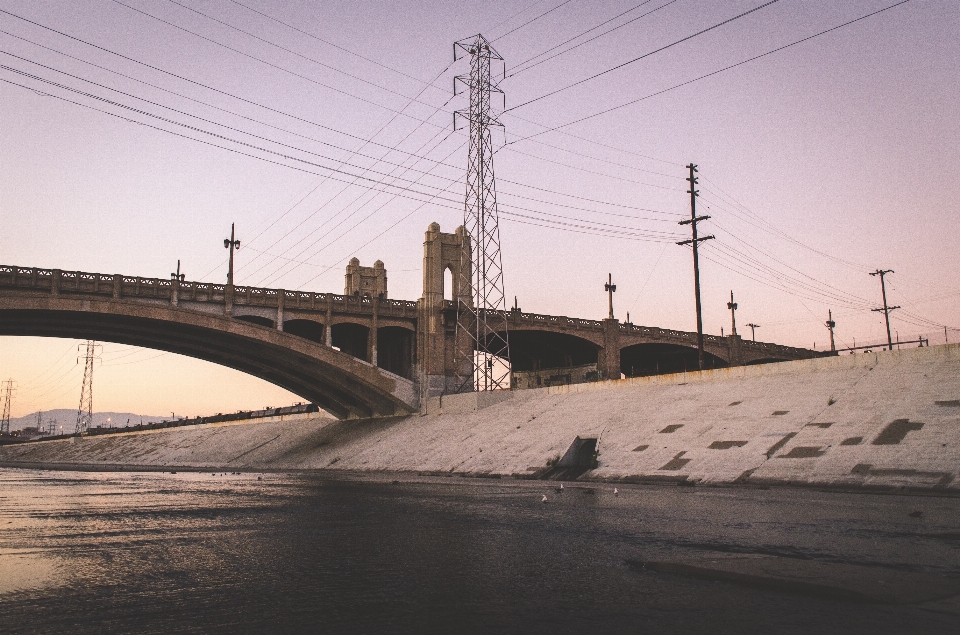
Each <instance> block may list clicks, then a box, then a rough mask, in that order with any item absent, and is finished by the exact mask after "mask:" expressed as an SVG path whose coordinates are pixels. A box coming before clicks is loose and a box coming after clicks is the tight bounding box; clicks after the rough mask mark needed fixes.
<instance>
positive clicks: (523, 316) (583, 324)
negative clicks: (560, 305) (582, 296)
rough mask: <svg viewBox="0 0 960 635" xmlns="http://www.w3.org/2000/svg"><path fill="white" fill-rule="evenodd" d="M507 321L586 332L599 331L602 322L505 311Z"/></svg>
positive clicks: (563, 316)
mask: <svg viewBox="0 0 960 635" xmlns="http://www.w3.org/2000/svg"><path fill="white" fill-rule="evenodd" d="M506 314H507V320H508V323H510V324H514V325H516V324H525V325H532V326H537V327H539V328H543V327H547V328H573V329H586V330H600V329H602V328H603V322H601V321H599V320H584V319H581V318H572V317H567V316H565V315H542V314H540V313H523V312H522V311H507V312H506Z"/></svg>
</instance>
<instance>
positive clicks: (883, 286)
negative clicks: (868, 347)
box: [870, 269, 900, 351]
mask: <svg viewBox="0 0 960 635" xmlns="http://www.w3.org/2000/svg"><path fill="white" fill-rule="evenodd" d="M888 273H894V271H893V269H877V270H876V271H872V272H871V273H870V275H871V276H880V291H881V292H882V293H883V308H882V309H871V311H876V312H878V313H879V312H881V311H882V312H883V317H884V319H885V320H886V321H887V350H888V351H892V350H893V338H892V337H890V311H893V310H894V309H899V308H900V307H899V306H887V285H886V283H885V282H884V280H883V276H885V275H886V274H888Z"/></svg>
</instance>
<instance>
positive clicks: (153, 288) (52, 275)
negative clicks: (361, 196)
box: [0, 265, 417, 317]
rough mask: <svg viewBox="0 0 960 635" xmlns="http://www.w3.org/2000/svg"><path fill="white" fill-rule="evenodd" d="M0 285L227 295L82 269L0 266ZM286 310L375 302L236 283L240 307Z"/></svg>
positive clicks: (400, 305) (411, 305) (366, 309)
mask: <svg viewBox="0 0 960 635" xmlns="http://www.w3.org/2000/svg"><path fill="white" fill-rule="evenodd" d="M0 286H4V287H16V288H24V289H36V290H38V291H47V292H57V293H71V294H83V295H100V296H105V297H111V296H112V297H133V298H149V299H156V300H162V301H167V302H170V301H172V300H173V292H174V290H176V292H177V299H178V302H204V303H206V302H210V303H216V304H223V303H224V302H226V299H227V289H228V288H229V287H228V286H227V285H225V284H214V283H210V282H194V281H183V282H181V281H178V280H172V279H166V278H142V277H139V276H123V275H112V274H104V273H88V272H85V271H64V270H60V269H41V268H38V267H16V266H12V265H0ZM281 297H282V298H283V304H284V307H285V308H290V309H298V308H299V309H312V310H319V311H325V310H327V309H328V308H330V309H332V310H334V311H345V312H359V313H371V314H372V313H373V308H374V301H373V300H372V299H371V298H369V297H365V296H345V295H340V294H337V293H316V292H313V291H288V290H285V289H269V288H264V287H251V286H235V287H234V288H233V303H234V304H235V305H241V306H258V307H267V308H279V306H280V298H281ZM377 312H378V314H380V315H384V316H392V317H415V316H416V314H417V303H416V302H411V301H409V300H394V299H389V298H384V299H380V300H379V302H378V306H377Z"/></svg>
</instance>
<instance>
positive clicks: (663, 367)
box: [620, 344, 729, 377]
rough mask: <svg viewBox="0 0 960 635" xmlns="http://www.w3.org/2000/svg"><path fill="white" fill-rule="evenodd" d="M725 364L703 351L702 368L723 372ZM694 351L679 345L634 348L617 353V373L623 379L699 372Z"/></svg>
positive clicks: (639, 346)
mask: <svg viewBox="0 0 960 635" xmlns="http://www.w3.org/2000/svg"><path fill="white" fill-rule="evenodd" d="M727 366H729V364H728V363H727V362H725V361H724V360H722V359H720V358H719V357H717V356H716V355H712V354H710V353H708V352H707V351H704V352H703V367H704V369H710V368H726V367H727ZM699 369H700V363H699V361H698V358H697V349H695V348H690V347H688V346H680V345H679V344H634V345H633V346H626V347H624V348H622V349H620V372H621V373H623V374H624V375H626V376H627V377H643V376H646V375H666V374H670V373H683V372H686V371H688V370H699Z"/></svg>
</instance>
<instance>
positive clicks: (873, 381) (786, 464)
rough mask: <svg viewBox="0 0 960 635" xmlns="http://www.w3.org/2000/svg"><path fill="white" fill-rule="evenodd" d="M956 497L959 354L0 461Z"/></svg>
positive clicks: (848, 362) (272, 426) (214, 432)
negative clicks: (582, 451)
mask: <svg viewBox="0 0 960 635" xmlns="http://www.w3.org/2000/svg"><path fill="white" fill-rule="evenodd" d="M576 436H580V437H585V438H586V437H598V438H599V439H600V441H599V451H600V456H599V467H598V468H596V469H594V470H590V471H588V472H587V473H586V474H585V475H584V476H582V477H581V478H582V479H603V480H611V481H619V480H627V481H631V480H635V481H650V480H675V481H681V482H687V483H697V482H700V483H737V482H740V483H761V484H762V483H803V484H814V485H836V486H844V487H862V486H865V487H884V488H886V487H906V488H917V489H939V490H952V491H958V490H960V345H945V346H936V347H930V348H922V349H910V350H904V351H893V352H882V353H871V354H861V355H848V356H842V357H836V358H824V359H814V360H804V361H798V362H786V363H782V364H770V365H765V366H751V367H741V368H731V369H721V370H715V371H705V372H702V373H685V374H678V375H665V376H660V377H649V378H636V379H628V380H620V381H611V382H602V383H598V384H580V385H575V386H563V387H555V388H546V389H540V390H527V391H518V392H516V393H505V394H499V395H458V396H454V397H444V398H443V399H437V400H433V401H431V402H430V404H429V407H428V414H427V415H425V416H411V417H404V418H396V419H387V420H374V421H333V420H330V419H306V420H299V421H286V422H263V423H255V424H244V425H220V426H209V427H198V428H193V429H175V430H169V431H157V432H154V433H144V434H140V433H137V434H128V435H117V436H114V437H106V438H84V439H70V440H64V441H56V442H46V443H33V444H24V445H19V446H6V447H3V448H0V463H2V464H4V465H7V466H15V465H20V466H28V465H34V466H39V465H43V466H47V467H57V466H81V465H82V466H89V467H97V466H99V467H107V468H109V467H116V466H126V467H127V468H130V467H135V466H142V467H174V466H180V467H197V468H200V467H210V468H218V467H220V468H225V469H248V470H249V469H324V468H327V469H345V470H366V471H409V472H431V473H455V474H473V475H525V476H531V475H536V474H537V473H538V472H540V471H542V470H543V468H545V467H546V463H547V461H548V460H549V459H551V458H553V457H556V456H558V455H562V454H563V453H564V452H565V451H566V449H567V448H568V446H569V445H570V443H571V442H572V441H573V439H574V438H575V437H576Z"/></svg>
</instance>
